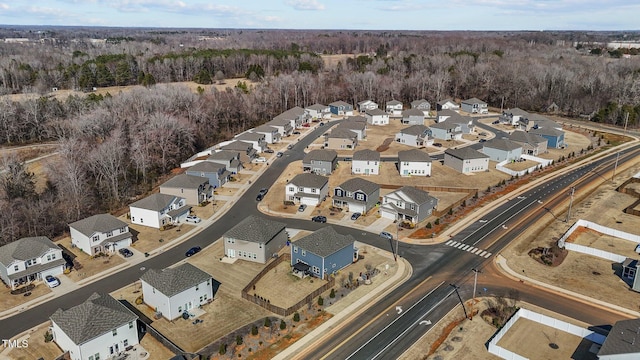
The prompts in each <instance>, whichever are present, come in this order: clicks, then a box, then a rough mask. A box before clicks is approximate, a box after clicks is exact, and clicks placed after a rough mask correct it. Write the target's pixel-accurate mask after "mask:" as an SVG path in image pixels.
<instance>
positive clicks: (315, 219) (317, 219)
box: [311, 215, 327, 223]
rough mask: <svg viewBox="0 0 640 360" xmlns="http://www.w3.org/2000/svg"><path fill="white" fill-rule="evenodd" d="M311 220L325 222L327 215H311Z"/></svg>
mask: <svg viewBox="0 0 640 360" xmlns="http://www.w3.org/2000/svg"><path fill="white" fill-rule="evenodd" d="M311 221H313V222H319V223H326V222H327V217H326V216H322V215H318V216H314V217H312V218H311Z"/></svg>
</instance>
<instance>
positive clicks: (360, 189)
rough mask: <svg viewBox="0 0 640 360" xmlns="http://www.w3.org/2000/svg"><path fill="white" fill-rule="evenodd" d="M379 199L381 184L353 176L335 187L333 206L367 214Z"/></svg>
mask: <svg viewBox="0 0 640 360" xmlns="http://www.w3.org/2000/svg"><path fill="white" fill-rule="evenodd" d="M379 200H380V185H378V184H376V183H374V182H371V181H368V180H365V179H362V178H351V179H349V180H347V181H345V182H343V183H342V184H340V185H338V186H336V187H335V188H334V189H333V206H335V207H338V208H341V209H345V210H347V211H350V212H359V213H361V214H366V213H367V212H369V210H371V209H373V208H375V206H376V204H377V203H378V201H379Z"/></svg>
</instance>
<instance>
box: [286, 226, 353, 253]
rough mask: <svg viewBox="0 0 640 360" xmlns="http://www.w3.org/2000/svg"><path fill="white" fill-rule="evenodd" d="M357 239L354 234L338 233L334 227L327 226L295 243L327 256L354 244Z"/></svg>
mask: <svg viewBox="0 0 640 360" xmlns="http://www.w3.org/2000/svg"><path fill="white" fill-rule="evenodd" d="M355 241H356V239H354V238H353V236H351V235H341V234H338V233H337V232H336V231H335V230H334V229H333V227H331V226H325V227H323V228H322V229H320V230H317V231H314V232H313V233H311V234H309V235H307V236H305V237H303V238H301V239H300V240H298V241H295V242H294V243H293V244H294V245H296V246H298V247H300V248H301V249H304V250H306V251H309V252H311V253H313V254H316V255H318V256H321V257H327V256H329V255H332V254H335V253H336V252H337V251H339V250H342V249H344V248H345V247H347V246H353V244H354V243H355Z"/></svg>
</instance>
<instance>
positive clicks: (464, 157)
mask: <svg viewBox="0 0 640 360" xmlns="http://www.w3.org/2000/svg"><path fill="white" fill-rule="evenodd" d="M444 165H446V166H448V167H450V168H454V169H456V170H458V171H459V172H461V173H463V174H470V173H474V172H481V171H489V155H487V154H483V153H481V152H480V151H478V150H474V149H472V148H470V147H463V148H460V149H447V150H445V152H444Z"/></svg>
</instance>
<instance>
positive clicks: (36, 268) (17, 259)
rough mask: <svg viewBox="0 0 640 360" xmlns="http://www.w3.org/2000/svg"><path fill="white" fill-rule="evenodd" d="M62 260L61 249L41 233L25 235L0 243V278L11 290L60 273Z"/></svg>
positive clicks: (62, 269) (64, 262) (62, 265)
mask: <svg viewBox="0 0 640 360" xmlns="http://www.w3.org/2000/svg"><path fill="white" fill-rule="evenodd" d="M65 264H66V261H65V260H64V259H63V258H62V249H61V248H60V247H58V245H56V244H55V243H54V242H53V241H51V240H49V238H47V237H45V236H36V237H27V238H22V239H19V240H16V241H14V242H10V243H8V244H6V245H4V246H2V247H0V278H2V281H3V282H4V283H5V284H6V285H7V286H9V287H10V288H11V290H14V289H15V288H16V287H18V286H20V285H22V284H28V283H31V282H33V281H37V280H44V278H45V277H46V276H47V275H53V276H55V275H60V274H62V273H63V272H64V268H65Z"/></svg>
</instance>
